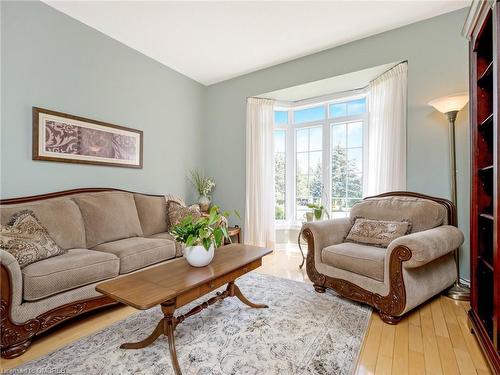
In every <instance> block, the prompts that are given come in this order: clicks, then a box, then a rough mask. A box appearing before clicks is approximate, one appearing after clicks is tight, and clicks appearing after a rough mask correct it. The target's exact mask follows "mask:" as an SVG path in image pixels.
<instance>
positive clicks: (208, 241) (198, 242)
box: [170, 206, 229, 267]
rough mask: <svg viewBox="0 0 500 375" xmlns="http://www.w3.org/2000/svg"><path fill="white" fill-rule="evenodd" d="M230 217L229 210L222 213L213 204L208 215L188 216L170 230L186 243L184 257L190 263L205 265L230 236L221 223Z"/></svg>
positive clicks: (179, 240)
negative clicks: (194, 217)
mask: <svg viewBox="0 0 500 375" xmlns="http://www.w3.org/2000/svg"><path fill="white" fill-rule="evenodd" d="M228 217H229V213H228V212H223V213H220V212H219V208H218V207H217V206H213V207H212V208H211V209H210V212H209V214H208V215H207V216H202V217H200V218H198V219H193V217H192V216H191V215H190V216H187V217H186V218H184V219H183V220H182V221H181V222H180V223H179V224H177V225H175V226H174V227H173V228H172V229H171V230H170V233H171V234H172V236H174V238H175V240H176V241H178V242H181V243H183V244H185V246H186V248H185V249H184V257H185V258H186V260H187V262H188V263H189V264H190V265H192V266H194V267H204V266H206V265H208V264H209V263H210V262H211V261H212V259H213V257H214V250H215V248H216V247H219V246H221V245H222V244H223V242H224V239H226V238H228V233H227V228H226V227H225V225H223V224H221V223H222V222H223V221H224V218H226V219H227V218H228Z"/></svg>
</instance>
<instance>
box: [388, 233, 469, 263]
mask: <svg viewBox="0 0 500 375" xmlns="http://www.w3.org/2000/svg"><path fill="white" fill-rule="evenodd" d="M463 242H464V235H463V234H462V232H461V231H460V229H458V228H456V227H454V226H451V225H442V226H440V227H437V228H433V229H429V230H425V231H423V232H418V233H412V234H409V235H407V236H403V237H399V238H397V239H395V240H394V241H392V242H391V244H390V245H389V247H388V251H389V252H391V251H392V250H393V249H395V248H396V247H397V246H406V247H407V248H409V249H410V250H411V253H412V256H411V258H410V259H409V260H408V261H406V262H404V263H403V265H404V267H406V268H416V267H420V266H422V265H424V264H427V263H429V262H431V261H433V260H435V259H438V258H440V257H442V256H443V255H446V254H448V253H449V252H451V251H453V250H455V249H457V248H458V247H459V246H460V245H462V244H463Z"/></svg>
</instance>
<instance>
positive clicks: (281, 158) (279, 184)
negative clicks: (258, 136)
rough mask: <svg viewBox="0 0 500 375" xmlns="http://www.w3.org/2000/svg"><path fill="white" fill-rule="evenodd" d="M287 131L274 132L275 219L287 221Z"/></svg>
mask: <svg viewBox="0 0 500 375" xmlns="http://www.w3.org/2000/svg"><path fill="white" fill-rule="evenodd" d="M285 152H286V131H285V130H275V131H274V186H275V199H276V205H275V214H274V215H275V219H276V220H285V210H286V205H285V203H286V169H285V157H286V153H285Z"/></svg>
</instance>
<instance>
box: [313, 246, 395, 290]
mask: <svg viewBox="0 0 500 375" xmlns="http://www.w3.org/2000/svg"><path fill="white" fill-rule="evenodd" d="M386 252H387V249H385V248H379V247H375V246H368V245H362V244H358V243H351V242H344V243H341V244H337V245H331V246H328V247H325V248H324V249H323V251H322V254H321V258H322V261H323V262H324V263H326V264H328V265H330V266H333V267H336V268H340V269H342V270H345V271H349V272H353V273H356V274H358V275H362V276H366V277H369V278H372V279H375V280H377V281H384V261H385V254H386Z"/></svg>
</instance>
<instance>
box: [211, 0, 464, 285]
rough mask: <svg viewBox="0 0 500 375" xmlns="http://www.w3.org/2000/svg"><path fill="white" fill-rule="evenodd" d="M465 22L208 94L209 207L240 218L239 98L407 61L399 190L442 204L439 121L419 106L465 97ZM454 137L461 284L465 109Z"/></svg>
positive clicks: (372, 40) (421, 25)
mask: <svg viewBox="0 0 500 375" xmlns="http://www.w3.org/2000/svg"><path fill="white" fill-rule="evenodd" d="M465 16H466V10H465V9H463V10H459V11H456V12H452V13H448V14H445V15H442V16H439V17H435V18H432V19H428V20H425V21H422V22H418V23H415V24H412V25H408V26H405V27H402V28H399V29H395V30H391V31H388V32H385V33H381V34H378V35H375V36H372V37H369V38H365V39H362V40H358V41H355V42H352V43H349V44H345V45H342V46H339V47H336V48H332V49H329V50H326V51H323V52H320V53H316V54H314V55H310V56H307V57H304V58H300V59H297V60H294V61H290V62H287V63H284V64H281V65H277V66H273V67H271V68H268V69H263V70H260V71H258V72H255V73H251V74H247V75H245V76H241V77H238V78H235V79H231V80H228V81H225V82H222V83H219V84H215V85H212V86H209V87H208V91H207V97H206V103H205V105H206V112H205V127H204V129H205V154H206V155H207V157H206V159H205V169H206V170H207V172H208V173H209V174H211V175H213V176H214V177H215V180H216V181H217V190H216V192H215V194H214V200H215V201H216V202H217V203H219V204H220V205H222V206H223V207H224V208H228V209H229V208H231V209H232V208H236V209H238V210H239V211H240V212H241V213H243V212H244V208H245V207H244V202H245V107H246V97H248V96H253V95H258V94H262V93H265V92H270V91H274V90H277V89H282V88H286V87H290V86H295V85H299V84H302V83H306V82H311V81H316V80H320V79H324V78H328V77H332V76H336V75H340V74H345V73H349V72H353V71H357V70H361V69H365V68H369V67H372V66H376V65H381V64H386V63H390V62H393V61H401V60H408V123H407V124H408V131H407V146H408V147H407V188H408V190H412V191H416V192H421V193H426V194H430V195H435V196H440V197H445V198H449V197H450V188H449V181H450V168H449V146H448V139H449V138H448V127H447V121H446V119H445V118H444V116H443V115H441V114H439V113H437V112H436V111H434V110H433V109H432V108H430V107H429V106H428V105H427V102H428V101H429V100H431V99H433V98H435V97H439V96H442V95H446V94H450V93H454V92H459V91H467V88H468V83H467V77H468V67H467V66H468V57H467V41H466V39H465V38H463V37H462V36H461V34H460V32H461V28H462V25H463V23H464V20H465ZM456 130H457V165H458V213H459V225H460V228H461V229H462V230H463V231H464V232H465V233H466V237H467V238H466V242H465V245H464V247H463V251H462V257H461V260H462V267H461V268H462V272H461V274H462V277H464V278H466V279H468V278H469V255H468V249H469V246H468V232H469V231H468V226H469V135H468V111H467V109H465V110H463V111H461V112H460V113H459V115H458V119H457V124H456Z"/></svg>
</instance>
